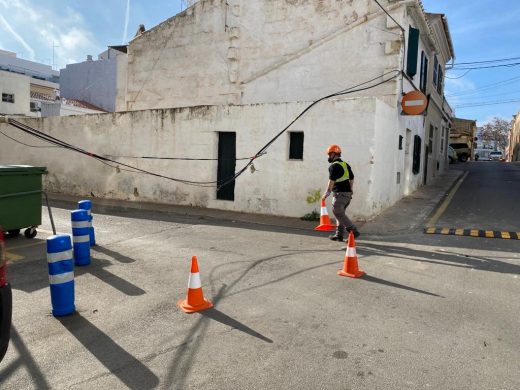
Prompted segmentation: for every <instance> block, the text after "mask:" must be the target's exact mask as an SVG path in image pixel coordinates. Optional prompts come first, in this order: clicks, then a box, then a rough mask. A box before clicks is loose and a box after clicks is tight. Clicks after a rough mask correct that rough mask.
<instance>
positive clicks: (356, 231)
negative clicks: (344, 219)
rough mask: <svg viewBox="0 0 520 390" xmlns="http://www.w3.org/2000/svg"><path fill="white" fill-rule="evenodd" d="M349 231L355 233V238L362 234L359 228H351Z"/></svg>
mask: <svg viewBox="0 0 520 390" xmlns="http://www.w3.org/2000/svg"><path fill="white" fill-rule="evenodd" d="M348 232H349V233H350V232H352V233H353V234H354V238H358V237H359V236H360V235H361V233H360V232H359V231H358V230H357V229H351V230H348Z"/></svg>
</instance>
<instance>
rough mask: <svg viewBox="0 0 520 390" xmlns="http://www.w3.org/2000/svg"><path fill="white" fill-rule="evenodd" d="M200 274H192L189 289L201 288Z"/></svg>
mask: <svg viewBox="0 0 520 390" xmlns="http://www.w3.org/2000/svg"><path fill="white" fill-rule="evenodd" d="M201 287H202V284H201V283H200V274H199V273H198V272H196V273H193V274H190V280H188V288H201Z"/></svg>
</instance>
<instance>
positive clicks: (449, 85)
mask: <svg viewBox="0 0 520 390" xmlns="http://www.w3.org/2000/svg"><path fill="white" fill-rule="evenodd" d="M422 1H423V4H424V8H425V9H426V11H427V12H434V13H443V14H445V15H446V16H447V18H448V23H449V26H450V32H451V36H452V40H453V45H454V49H455V56H456V59H455V65H456V64H457V63H461V62H474V61H488V60H495V59H503V58H514V57H520V45H519V44H518V42H520V27H519V24H518V21H519V20H520V1H518V0H422ZM184 3H185V2H184V1H183V0H153V1H152V0H103V1H101V0H68V1H67V0H43V1H42V0H39V1H37V0H0V49H4V50H9V51H13V52H15V53H17V54H18V56H19V57H22V58H25V59H28V60H33V61H37V62H41V63H45V64H48V65H54V67H55V68H56V69H60V68H64V67H65V65H66V64H69V63H75V62H81V61H84V60H85V59H86V56H87V55H88V54H92V55H94V57H96V55H97V54H99V53H101V52H102V51H104V50H106V47H107V46H108V45H119V44H123V43H127V42H128V41H129V40H130V39H132V37H133V36H134V35H135V32H136V31H137V28H138V26H139V24H144V25H145V27H146V28H151V27H153V26H156V25H157V24H159V23H160V22H162V21H164V20H166V19H168V18H169V17H171V16H173V15H175V14H177V13H178V12H179V11H181V9H182V8H184V5H183V4H184ZM53 53H54V55H53ZM512 62H520V58H519V60H517V61H512ZM494 64H496V63H493V65H494ZM461 66H462V65H461ZM465 72H466V70H451V71H448V72H447V77H448V78H447V79H446V88H445V94H446V97H447V99H448V101H449V102H450V104H451V106H452V107H454V109H455V113H456V116H457V117H460V118H466V119H476V120H477V121H478V124H479V125H482V124H484V123H486V122H487V121H489V120H490V119H491V118H493V117H494V116H498V117H501V118H504V119H507V120H510V119H511V117H512V115H514V114H516V113H517V112H518V111H520V66H511V67H500V68H489V69H478V70H471V71H470V72H469V73H467V74H465V75H464V73H465ZM460 76H462V77H460ZM459 77H460V78H459ZM515 78H516V79H515ZM510 79H513V80H510ZM497 83H500V84H498V85H495V84H497ZM482 88H483V89H482ZM504 100H518V101H516V102H511V103H500V104H491V105H483V106H474V104H481V103H496V102H503V101H504ZM468 104H469V105H473V106H472V107H460V106H461V105H468Z"/></svg>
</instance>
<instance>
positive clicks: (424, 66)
mask: <svg viewBox="0 0 520 390" xmlns="http://www.w3.org/2000/svg"><path fill="white" fill-rule="evenodd" d="M427 82H428V57H427V56H426V54H425V53H424V51H422V52H421V79H420V83H419V88H420V89H421V91H423V92H424V93H426V83H427Z"/></svg>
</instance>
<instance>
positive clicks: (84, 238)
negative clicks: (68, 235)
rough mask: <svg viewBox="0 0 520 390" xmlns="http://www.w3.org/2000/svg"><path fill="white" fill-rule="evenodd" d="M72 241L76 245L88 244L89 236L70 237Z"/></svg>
mask: <svg viewBox="0 0 520 390" xmlns="http://www.w3.org/2000/svg"><path fill="white" fill-rule="evenodd" d="M72 241H73V242H74V243H77V244H79V243H82V242H90V236H88V235H85V236H72Z"/></svg>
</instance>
